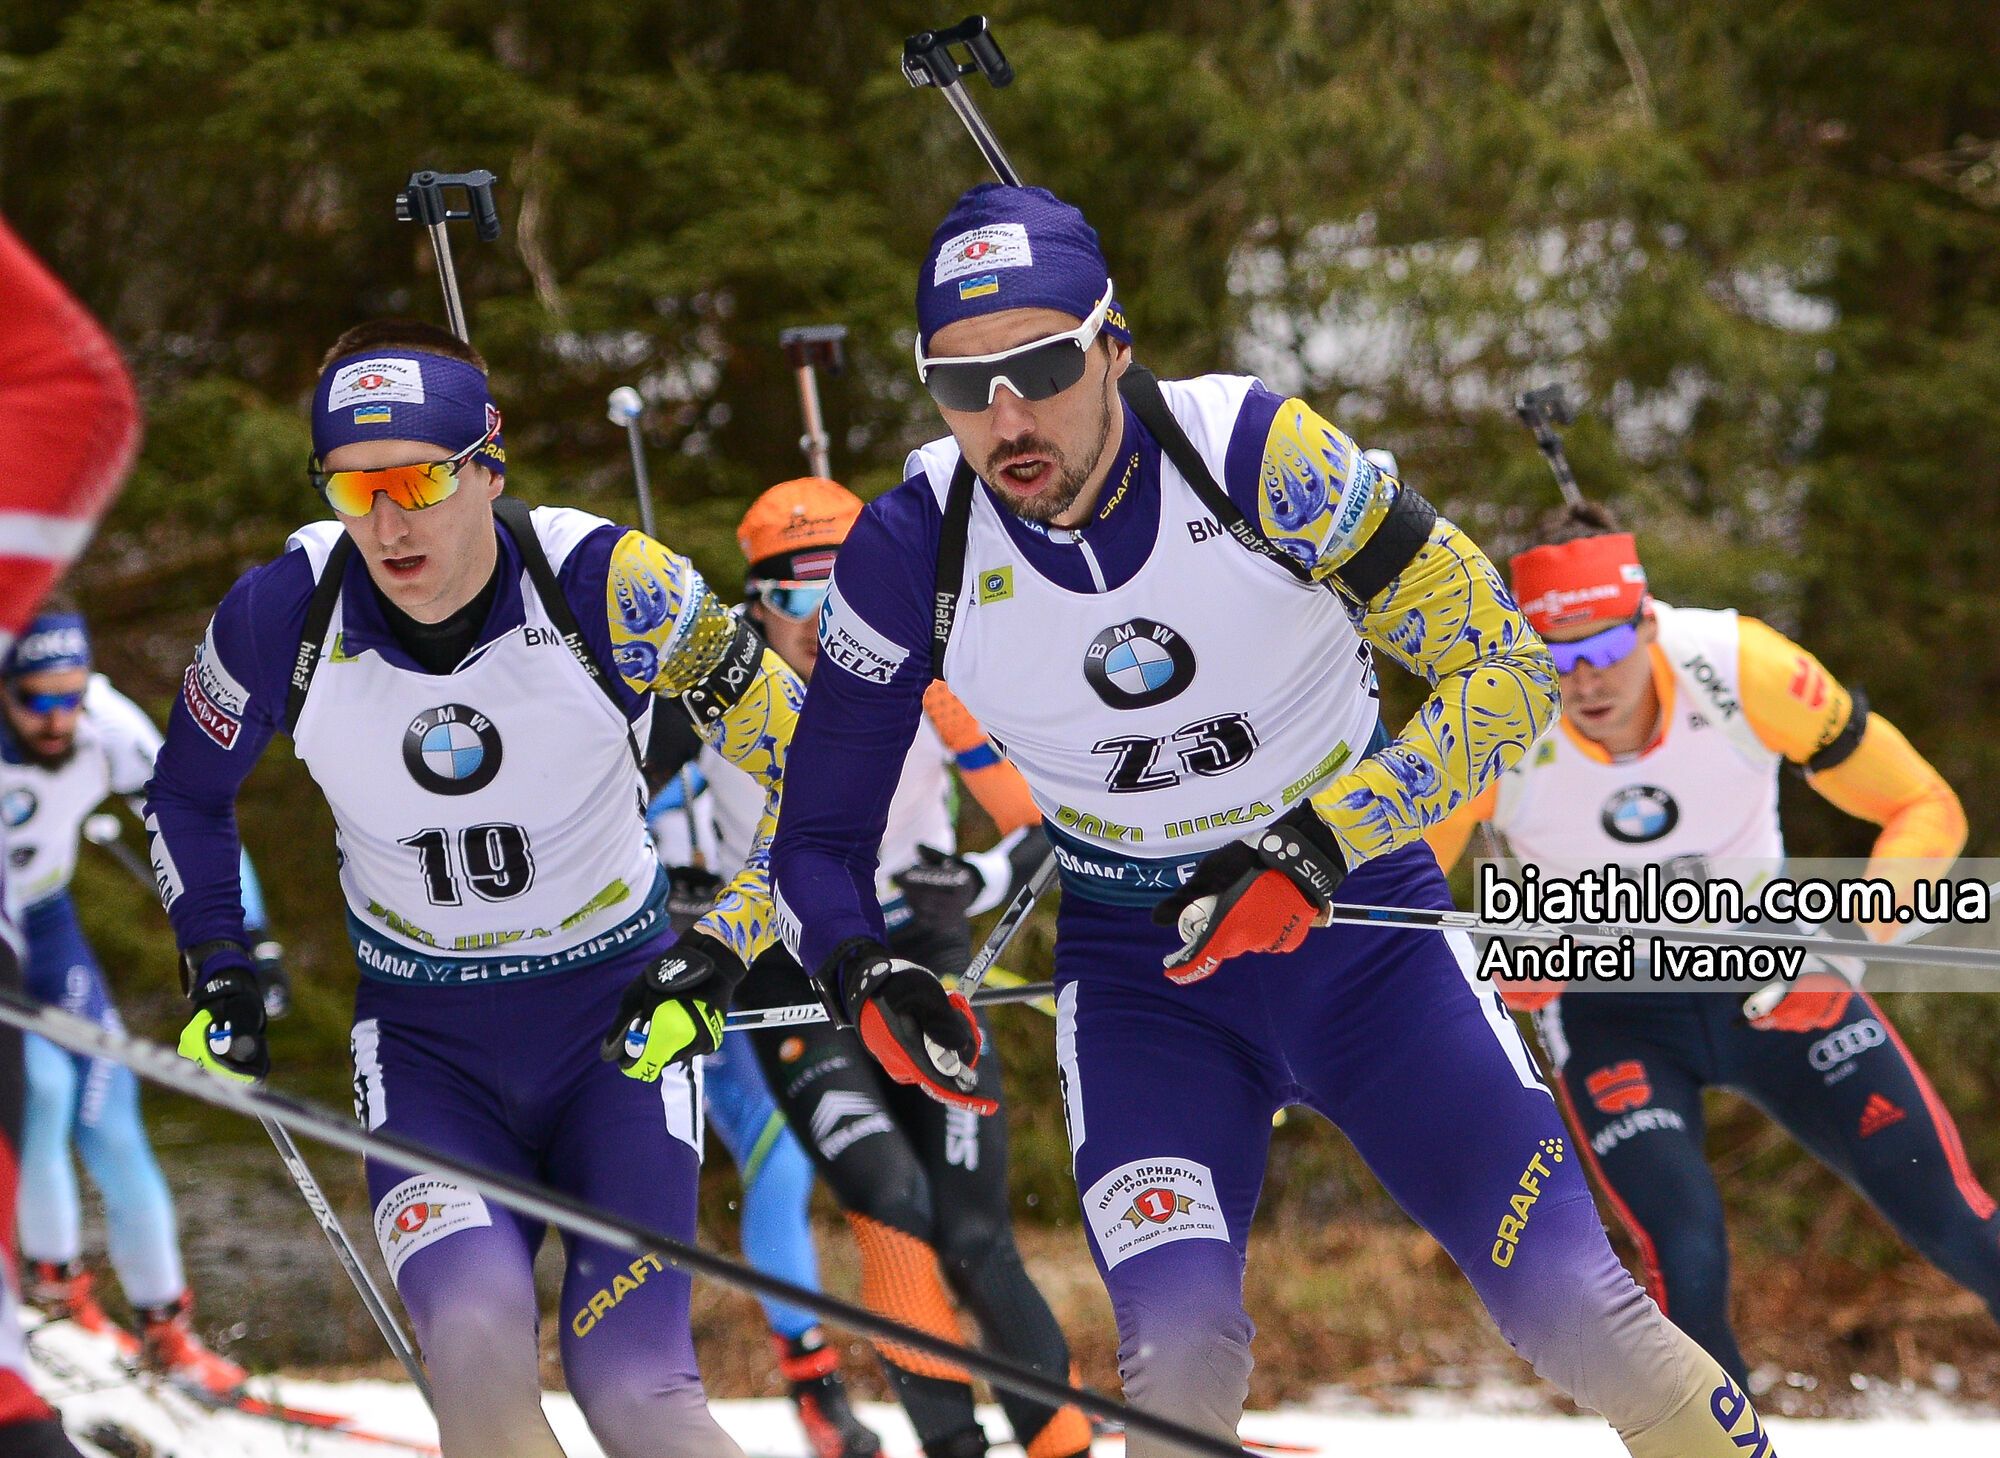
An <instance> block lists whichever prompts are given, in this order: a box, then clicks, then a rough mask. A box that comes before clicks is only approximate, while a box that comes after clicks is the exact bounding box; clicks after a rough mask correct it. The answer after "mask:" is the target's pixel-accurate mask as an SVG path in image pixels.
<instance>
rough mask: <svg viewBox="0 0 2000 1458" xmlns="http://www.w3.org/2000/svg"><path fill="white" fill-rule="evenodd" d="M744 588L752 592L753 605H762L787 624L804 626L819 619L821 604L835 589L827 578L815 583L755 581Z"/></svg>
mask: <svg viewBox="0 0 2000 1458" xmlns="http://www.w3.org/2000/svg"><path fill="white" fill-rule="evenodd" d="M744 585H745V586H746V587H747V588H749V590H750V597H751V599H752V600H753V601H755V602H761V603H762V604H764V606H765V607H767V608H769V609H770V610H771V611H772V612H774V613H776V614H777V615H778V616H779V617H781V618H784V619H785V620H787V621H788V622H794V623H803V622H805V621H806V619H808V618H813V617H817V616H818V615H819V608H820V604H821V603H823V602H825V601H826V590H827V588H829V587H830V586H832V585H833V581H832V579H831V578H827V577H821V578H818V579H816V580H815V581H812V582H779V581H775V580H773V579H771V578H752V579H751V580H750V581H749V582H747V583H746V584H744Z"/></svg>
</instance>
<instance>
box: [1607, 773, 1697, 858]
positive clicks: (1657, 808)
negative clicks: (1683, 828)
mask: <svg viewBox="0 0 2000 1458" xmlns="http://www.w3.org/2000/svg"><path fill="white" fill-rule="evenodd" d="M1598 823H1599V824H1601V825H1602V826H1603V827H1604V833H1605V834H1606V835H1608V836H1610V837H1611V838H1612V839H1613V840H1616V841H1622V842H1624V843H1625V844H1626V845H1639V844H1642V843H1643V842H1645V841H1649V840H1658V839H1659V838H1660V837H1661V836H1663V835H1667V834H1668V833H1670V832H1671V831H1672V830H1673V828H1674V827H1675V826H1676V825H1679V824H1680V823H1681V807H1680V805H1679V804H1678V803H1676V801H1675V800H1674V797H1673V796H1672V795H1669V794H1668V793H1667V792H1666V791H1665V790H1663V789H1661V788H1660V787H1659V786H1658V785H1628V786H1626V787H1625V788H1624V789H1622V790H1620V791H1619V792H1618V793H1617V794H1615V795H1613V796H1612V797H1611V798H1610V799H1609V800H1606V801H1605V802H1604V813H1603V815H1602V816H1601V817H1599V821H1598Z"/></svg>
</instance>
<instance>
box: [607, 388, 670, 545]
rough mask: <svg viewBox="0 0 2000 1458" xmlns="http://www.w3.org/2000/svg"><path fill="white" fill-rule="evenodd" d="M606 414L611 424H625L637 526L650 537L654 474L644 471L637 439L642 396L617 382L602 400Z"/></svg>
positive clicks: (642, 452)
mask: <svg viewBox="0 0 2000 1458" xmlns="http://www.w3.org/2000/svg"><path fill="white" fill-rule="evenodd" d="M604 413H605V414H606V416H608V417H609V418H610V421H611V423H612V424H613V425H622V426H624V427H625V436H626V439H627V440H628V441H629V442H630V443H631V446H632V481H633V483H634V485H636V486H637V487H638V491H639V530H640V531H642V532H644V533H645V534H646V535H647V536H649V537H655V538H656V539H657V534H656V533H655V532H654V531H653V478H652V477H651V476H649V475H647V473H646V448H645V445H644V443H643V442H641V441H640V439H639V421H640V418H641V417H642V416H644V415H645V413H646V401H645V397H643V396H642V395H640V393H639V392H638V391H637V390H635V389H633V388H632V387H631V386H630V385H620V386H619V387H618V388H617V389H615V390H613V391H612V392H611V398H610V400H608V401H607V402H606V403H605V412H604Z"/></svg>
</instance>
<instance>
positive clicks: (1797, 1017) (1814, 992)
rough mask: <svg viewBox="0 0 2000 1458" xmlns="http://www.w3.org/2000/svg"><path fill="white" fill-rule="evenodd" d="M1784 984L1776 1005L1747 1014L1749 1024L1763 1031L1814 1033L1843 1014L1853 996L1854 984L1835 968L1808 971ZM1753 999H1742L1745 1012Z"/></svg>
mask: <svg viewBox="0 0 2000 1458" xmlns="http://www.w3.org/2000/svg"><path fill="white" fill-rule="evenodd" d="M1786 986H1787V988H1788V990H1787V991H1786V992H1785V994H1784V996H1783V997H1781V998H1779V999H1778V1004H1777V1006H1776V1007H1774V1008H1772V1009H1771V1010H1770V1011H1769V1012H1766V1013H1763V1014H1761V1015H1758V1016H1752V1017H1751V1018H1750V1026H1751V1027H1753V1028H1756V1029H1757V1030H1758V1031H1759V1032H1764V1033H1816V1032H1818V1031H1819V1030H1820V1029H1822V1028H1830V1027H1832V1026H1833V1025H1834V1024H1835V1023H1838V1022H1839V1021H1840V1020H1841V1019H1842V1018H1844V1017H1846V1016H1847V1004H1848V1003H1849V1002H1850V1001H1851V1000H1852V999H1853V997H1854V988H1853V987H1852V986H1851V985H1850V984H1849V983H1848V981H1847V979H1846V978H1844V977H1842V976H1841V975H1840V974H1839V973H1837V972H1807V973H1805V974H1804V975H1803V976H1801V977H1799V978H1798V979H1797V980H1796V981H1793V982H1791V983H1788V984H1786ZM1766 990H1767V991H1768V990H1769V989H1766ZM1754 1002H1755V998H1752V999H1751V1000H1750V1002H1746V1003H1745V1011H1746V1012H1748V1011H1749V1010H1750V1006H1751V1003H1754Z"/></svg>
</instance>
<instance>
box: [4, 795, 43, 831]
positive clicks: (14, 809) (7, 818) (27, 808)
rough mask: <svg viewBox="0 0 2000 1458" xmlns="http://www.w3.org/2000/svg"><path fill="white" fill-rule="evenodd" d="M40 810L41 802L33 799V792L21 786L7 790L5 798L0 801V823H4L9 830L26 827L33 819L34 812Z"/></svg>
mask: <svg viewBox="0 0 2000 1458" xmlns="http://www.w3.org/2000/svg"><path fill="white" fill-rule="evenodd" d="M40 808H41V801H39V800H37V799H36V798H35V792H34V791H33V790H31V789H29V788H28V787H27V786H26V785H22V786H20V787H19V788H17V789H12V790H9V791H8V792H7V794H6V797H5V798H4V799H0V821H4V822H5V823H6V824H7V825H8V827H9V828H11V827H13V826H16V825H26V824H27V823H28V822H29V821H30V820H32V819H34V817H35V811H36V810H38V809H40Z"/></svg>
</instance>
